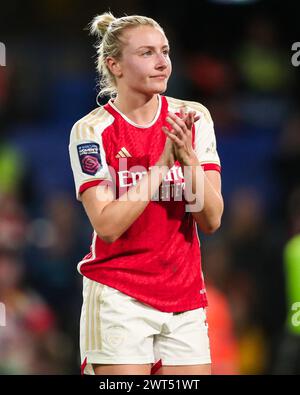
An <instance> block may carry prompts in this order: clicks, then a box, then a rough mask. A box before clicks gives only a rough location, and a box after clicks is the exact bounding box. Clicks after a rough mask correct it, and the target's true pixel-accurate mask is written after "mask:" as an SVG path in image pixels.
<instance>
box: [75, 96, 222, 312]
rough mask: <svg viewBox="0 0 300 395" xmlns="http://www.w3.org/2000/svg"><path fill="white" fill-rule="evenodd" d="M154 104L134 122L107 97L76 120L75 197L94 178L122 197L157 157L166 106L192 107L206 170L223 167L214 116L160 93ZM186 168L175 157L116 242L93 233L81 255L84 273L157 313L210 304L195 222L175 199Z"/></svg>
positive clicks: (197, 147)
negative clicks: (143, 120) (144, 121)
mask: <svg viewBox="0 0 300 395" xmlns="http://www.w3.org/2000/svg"><path fill="white" fill-rule="evenodd" d="M158 103H159V105H158V111H157V114H156V116H155V118H154V119H153V121H152V122H151V123H149V124H148V125H143V126H140V125H137V124H135V123H134V122H132V121H131V120H129V119H128V118H127V117H126V116H125V115H124V114H122V113H121V112H120V111H119V110H118V109H117V108H116V107H115V106H114V104H113V100H112V99H111V100H110V101H109V102H108V103H107V104H106V105H104V106H103V107H99V108H96V109H95V110H93V111H91V112H90V113H89V114H88V115H86V116H84V117H83V118H82V119H80V120H79V121H77V122H76V123H75V124H74V126H73V128H72V131H71V136H70V145H69V151H70V158H71V165H72V170H73V174H74V179H75V185H76V196H77V199H78V200H79V201H80V200H81V193H82V192H83V191H84V190H86V189H87V188H90V187H92V186H96V185H98V184H99V183H101V182H103V180H105V182H107V183H109V184H110V185H111V187H112V188H113V189H114V191H115V194H116V195H115V196H116V198H118V197H120V196H121V195H122V194H123V193H124V192H126V191H127V190H128V189H129V188H130V187H132V186H133V185H135V184H136V183H137V182H138V181H139V179H140V178H141V177H143V175H144V174H145V173H146V172H147V171H148V170H149V168H150V167H151V166H154V165H155V163H156V162H157V161H158V159H159V157H160V155H161V153H162V151H163V149H164V145H165V141H166V135H165V134H164V132H163V131H162V126H167V127H169V124H168V123H167V122H166V117H167V112H168V111H170V112H174V113H177V114H179V111H180V108H181V107H182V106H184V107H185V109H186V111H190V110H193V111H196V115H200V119H199V120H198V121H197V122H196V123H195V125H194V127H193V148H194V151H195V153H196V155H197V157H198V159H199V161H200V163H201V165H202V167H203V169H204V171H206V170H217V171H220V170H221V167H220V160H219V156H218V153H217V150H216V139H215V133H214V127H213V122H212V119H211V117H210V113H209V111H208V110H207V109H206V108H205V107H204V106H203V105H201V104H199V103H196V102H190V101H184V100H179V99H174V98H171V97H167V96H163V95H158ZM183 189H184V175H183V172H182V169H181V167H180V164H179V162H175V165H174V166H173V167H172V168H171V169H170V171H169V173H168V174H167V176H166V177H165V179H164V183H163V185H161V187H160V190H159V193H158V194H157V196H156V197H155V198H154V199H152V200H151V201H150V202H149V204H148V205H147V207H146V208H145V210H144V211H143V213H142V214H141V215H140V217H139V218H138V219H137V220H136V221H135V222H134V223H133V224H132V225H131V226H130V227H129V228H128V230H127V231H126V232H125V233H123V234H122V236H121V237H120V238H119V239H117V240H116V241H115V242H114V243H110V244H109V243H106V242H104V241H103V240H101V239H100V238H99V237H98V236H97V234H96V232H95V231H94V232H93V237H92V244H91V247H90V252H89V253H88V254H87V255H86V256H85V257H84V258H83V259H82V260H81V261H80V262H79V264H78V271H79V272H80V273H81V274H82V275H83V276H85V277H87V278H89V279H91V280H94V281H96V282H99V283H102V284H105V285H107V286H109V287H112V288H115V289H117V290H119V291H121V292H122V293H124V294H127V295H129V296H131V297H133V298H135V299H137V300H139V301H140V302H143V303H145V304H148V305H150V306H152V307H154V308H156V309H158V310H160V311H162V312H180V311H187V310H193V309H197V308H199V307H205V306H207V299H206V291H205V285H204V279H203V274H202V269H201V253H200V243H199V239H198V234H197V228H196V222H195V220H194V218H193V216H192V214H191V212H187V211H186V201H185V200H184V199H179V197H180V196H182V191H183Z"/></svg>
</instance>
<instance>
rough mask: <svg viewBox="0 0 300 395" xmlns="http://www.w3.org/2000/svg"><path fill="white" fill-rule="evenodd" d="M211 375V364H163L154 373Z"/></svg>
mask: <svg viewBox="0 0 300 395" xmlns="http://www.w3.org/2000/svg"><path fill="white" fill-rule="evenodd" d="M157 374H158V375H168V374H170V375H189V374H191V375H210V374H211V364H209V363H208V364H201V365H177V366H171V365H164V366H161V367H160V368H159V369H158V370H157V371H156V372H155V373H154V375H157Z"/></svg>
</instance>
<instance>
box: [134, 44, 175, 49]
mask: <svg viewBox="0 0 300 395" xmlns="http://www.w3.org/2000/svg"><path fill="white" fill-rule="evenodd" d="M141 48H150V49H155V47H153V45H142V46H141V47H138V48H137V50H138V49H141ZM161 48H170V47H169V45H163V46H162V47H161Z"/></svg>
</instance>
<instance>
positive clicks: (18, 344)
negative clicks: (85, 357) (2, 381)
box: [0, 248, 68, 374]
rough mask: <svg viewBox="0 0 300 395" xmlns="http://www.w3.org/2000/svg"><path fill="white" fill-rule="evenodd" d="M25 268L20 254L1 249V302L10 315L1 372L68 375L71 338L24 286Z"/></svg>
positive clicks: (0, 335) (1, 339) (1, 332)
mask: <svg viewBox="0 0 300 395" xmlns="http://www.w3.org/2000/svg"><path fill="white" fill-rule="evenodd" d="M23 269H24V266H23V262H22V260H21V258H20V257H19V255H18V254H17V253H16V252H13V251H11V250H8V249H3V248H2V249H0V300H1V303H3V304H4V306H5V314H6V317H5V318H6V320H5V321H6V326H4V327H1V328H0V361H1V362H0V373H2V374H39V373H40V374H41V373H44V374H49V373H52V374H57V373H63V372H67V371H68V368H67V362H68V359H67V358H68V339H67V338H65V337H64V336H63V335H62V334H61V333H60V332H58V331H57V328H56V324H55V321H56V319H55V315H54V313H53V311H52V310H51V309H50V308H49V307H48V306H47V305H46V304H45V302H44V301H43V300H42V299H41V298H40V296H39V295H38V294H37V293H36V292H35V291H33V290H32V289H29V288H27V287H26V286H25V284H24V283H23ZM62 347H63V349H64V352H63V353H62V352H61V349H62Z"/></svg>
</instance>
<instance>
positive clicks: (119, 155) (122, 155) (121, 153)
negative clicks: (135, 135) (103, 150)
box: [116, 147, 131, 158]
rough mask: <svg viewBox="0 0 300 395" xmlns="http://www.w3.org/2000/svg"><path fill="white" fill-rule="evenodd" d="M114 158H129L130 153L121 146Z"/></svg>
mask: <svg viewBox="0 0 300 395" xmlns="http://www.w3.org/2000/svg"><path fill="white" fill-rule="evenodd" d="M116 158H131V155H130V153H129V152H128V151H127V149H126V148H125V147H122V148H121V149H120V151H119V152H118V153H117V155H116Z"/></svg>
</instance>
